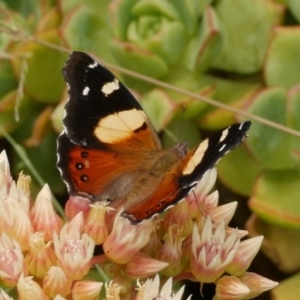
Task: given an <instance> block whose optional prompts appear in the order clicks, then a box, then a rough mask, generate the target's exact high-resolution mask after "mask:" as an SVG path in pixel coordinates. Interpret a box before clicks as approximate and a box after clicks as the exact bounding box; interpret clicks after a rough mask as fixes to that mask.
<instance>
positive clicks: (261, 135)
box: [247, 88, 299, 169]
mask: <svg viewBox="0 0 300 300" xmlns="http://www.w3.org/2000/svg"><path fill="white" fill-rule="evenodd" d="M248 112H249V113H252V114H254V115H257V116H261V117H264V118H266V119H268V120H271V121H274V122H276V123H278V124H283V125H285V124H286V118H285V114H286V93H285V90H283V89H280V88H270V89H266V90H264V91H262V92H260V93H259V94H258V95H257V96H256V97H255V98H253V100H252V103H251V104H250V106H249V108H248ZM247 144H248V147H249V151H250V152H251V154H252V155H253V156H254V158H255V159H256V160H257V161H258V162H260V163H261V164H262V165H263V166H265V167H266V168H272V169H284V168H291V167H293V166H294V162H293V160H292V158H291V155H290V151H291V148H290V147H291V136H290V135H289V134H287V133H284V132H282V131H280V130H278V129H274V128H272V127H269V126H266V125H263V124H260V123H257V122H253V125H252V127H251V135H250V136H249V138H248V139H247ZM298 144H299V143H298ZM293 146H295V145H293Z"/></svg>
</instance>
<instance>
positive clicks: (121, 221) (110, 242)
mask: <svg viewBox="0 0 300 300" xmlns="http://www.w3.org/2000/svg"><path fill="white" fill-rule="evenodd" d="M154 228H155V224H154V221H153V220H147V221H144V222H142V223H140V224H138V225H132V224H131V223H130V222H129V221H128V220H127V219H125V218H122V217H119V216H118V215H117V216H116V218H115V221H114V226H113V229H112V232H111V233H110V235H109V236H108V238H107V239H106V241H105V242H104V244H103V250H104V253H105V255H106V256H107V257H109V258H110V259H111V260H112V261H114V262H115V263H117V264H126V263H128V262H129V261H130V260H131V259H132V257H133V256H134V255H135V254H136V253H137V252H138V251H139V250H140V249H141V248H143V247H144V246H145V245H146V244H147V243H148V242H149V240H150V236H151V233H152V232H153V230H154Z"/></svg>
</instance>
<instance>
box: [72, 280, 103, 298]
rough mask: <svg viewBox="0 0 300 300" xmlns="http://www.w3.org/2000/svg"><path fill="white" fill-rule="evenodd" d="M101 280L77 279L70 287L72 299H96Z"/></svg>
mask: <svg viewBox="0 0 300 300" xmlns="http://www.w3.org/2000/svg"><path fill="white" fill-rule="evenodd" d="M102 286H103V283H102V282H95V281H87V280H82V281H77V282H75V284H74V287H73V289H72V299H73V300H98V299H99V294H100V291H101V288H102Z"/></svg>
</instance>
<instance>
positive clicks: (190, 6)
mask: <svg viewBox="0 0 300 300" xmlns="http://www.w3.org/2000/svg"><path fill="white" fill-rule="evenodd" d="M211 2H212V0H201V1H199V0H173V1H172V4H173V5H174V6H175V7H176V8H177V11H178V12H179V14H180V15H181V19H182V21H183V23H184V25H185V28H186V30H187V32H188V34H189V35H191V34H192V33H193V32H194V31H195V30H196V31H197V27H198V26H199V18H200V17H201V16H202V14H203V12H204V10H205V8H206V7H207V6H208V5H209V4H210V3H211Z"/></svg>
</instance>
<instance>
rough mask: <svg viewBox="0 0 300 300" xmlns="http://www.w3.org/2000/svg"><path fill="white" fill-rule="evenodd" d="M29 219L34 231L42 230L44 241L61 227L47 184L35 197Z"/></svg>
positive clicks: (48, 239)
mask: <svg viewBox="0 0 300 300" xmlns="http://www.w3.org/2000/svg"><path fill="white" fill-rule="evenodd" d="M30 219H31V222H32V225H33V228H34V230H35V231H41V232H44V234H45V236H44V237H45V240H46V241H51V240H52V237H53V232H56V233H58V232H59V231H60V229H61V226H62V225H61V220H60V218H59V216H58V215H57V214H56V212H55V210H54V208H53V204H52V195H51V191H50V189H49V186H48V185H47V184H45V185H44V187H43V188H42V189H41V191H40V192H39V194H38V195H37V197H36V200H35V203H34V205H33V207H32V209H31V212H30Z"/></svg>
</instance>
